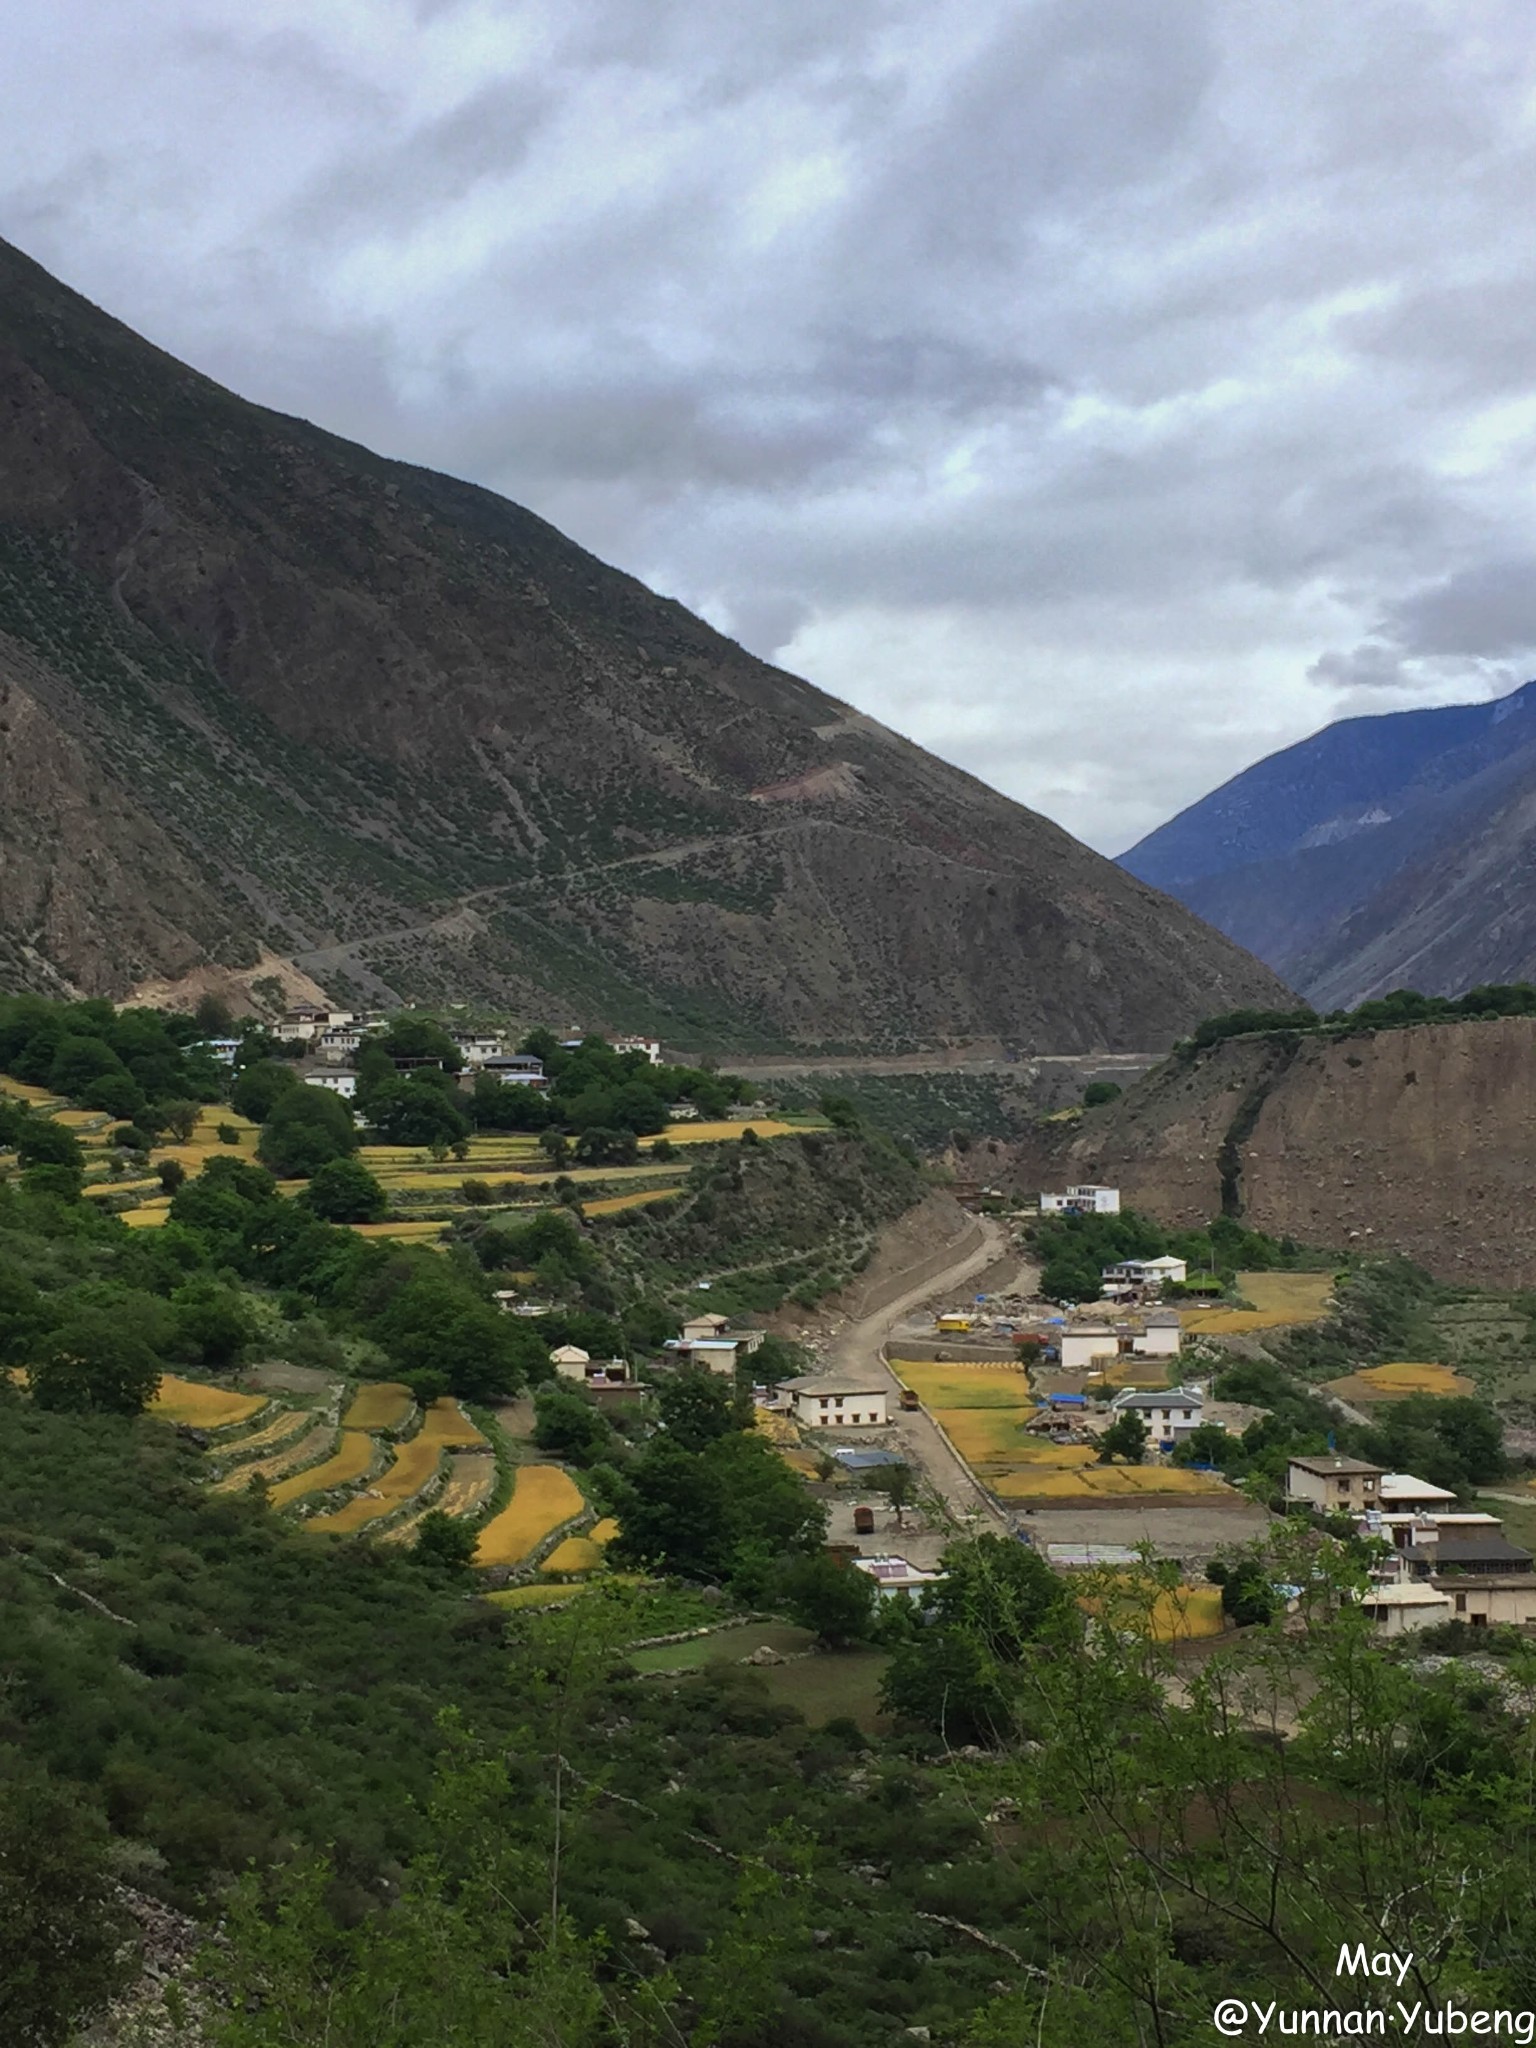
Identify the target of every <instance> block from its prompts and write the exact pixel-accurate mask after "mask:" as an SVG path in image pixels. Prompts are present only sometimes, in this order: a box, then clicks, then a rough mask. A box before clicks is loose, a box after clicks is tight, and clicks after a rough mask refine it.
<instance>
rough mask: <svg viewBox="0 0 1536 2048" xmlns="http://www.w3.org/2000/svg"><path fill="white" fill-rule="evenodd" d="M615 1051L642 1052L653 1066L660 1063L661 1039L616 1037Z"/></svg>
mask: <svg viewBox="0 0 1536 2048" xmlns="http://www.w3.org/2000/svg"><path fill="white" fill-rule="evenodd" d="M613 1049H614V1051H615V1052H643V1053H644V1054H645V1056H646V1058H647V1059H648V1060H649V1061H650V1063H651V1065H652V1066H653V1067H659V1066H660V1065H661V1063H662V1062H661V1040H660V1039H659V1038H616V1039H614V1041H613Z"/></svg>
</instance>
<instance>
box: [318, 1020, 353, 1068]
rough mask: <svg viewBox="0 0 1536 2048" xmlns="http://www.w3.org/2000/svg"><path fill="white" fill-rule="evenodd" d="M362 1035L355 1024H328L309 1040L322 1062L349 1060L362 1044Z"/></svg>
mask: <svg viewBox="0 0 1536 2048" xmlns="http://www.w3.org/2000/svg"><path fill="white" fill-rule="evenodd" d="M363 1036H364V1034H363V1033H362V1032H361V1031H359V1030H358V1028H357V1026H356V1025H355V1024H328V1025H327V1026H326V1028H325V1029H324V1031H320V1032H317V1033H316V1034H315V1036H314V1038H313V1039H312V1040H311V1043H312V1044H313V1046H314V1048H315V1050H316V1052H318V1053H319V1055H320V1057H321V1059H323V1060H333V1061H337V1062H339V1061H341V1060H345V1059H350V1058H351V1057H352V1055H353V1053H355V1052H356V1051H357V1049H358V1047H359V1046H360V1045H361V1044H362V1042H363Z"/></svg>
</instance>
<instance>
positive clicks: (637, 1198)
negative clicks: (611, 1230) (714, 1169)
mask: <svg viewBox="0 0 1536 2048" xmlns="http://www.w3.org/2000/svg"><path fill="white" fill-rule="evenodd" d="M681 1193H682V1190H681V1188H675V1187H671V1188H637V1189H636V1191H635V1192H634V1194H632V1195H599V1196H598V1198H597V1200H596V1201H595V1202H583V1203H582V1207H583V1208H584V1209H585V1210H586V1212H587V1214H588V1215H589V1216H612V1215H613V1214H614V1213H615V1211H616V1210H619V1209H638V1208H639V1207H640V1206H641V1204H642V1203H645V1202H664V1201H666V1199H667V1197H668V1196H669V1195H677V1194H681Z"/></svg>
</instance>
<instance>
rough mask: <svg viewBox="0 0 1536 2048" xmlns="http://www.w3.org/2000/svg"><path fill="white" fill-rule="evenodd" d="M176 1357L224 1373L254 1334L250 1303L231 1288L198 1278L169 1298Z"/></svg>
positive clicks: (254, 1328) (178, 1289) (253, 1318)
mask: <svg viewBox="0 0 1536 2048" xmlns="http://www.w3.org/2000/svg"><path fill="white" fill-rule="evenodd" d="M171 1307H172V1309H173V1311H174V1312H175V1338H174V1340H173V1341H174V1344H175V1349H176V1355H177V1357H178V1358H185V1359H188V1360H189V1361H190V1362H191V1363H192V1364H194V1365H206V1366H210V1367H212V1368H213V1369H214V1370H215V1371H224V1370H226V1369H227V1368H228V1367H229V1366H231V1365H233V1364H234V1363H235V1360H236V1359H237V1358H238V1357H239V1356H240V1353H241V1352H242V1351H243V1350H244V1349H245V1347H246V1345H247V1344H249V1343H250V1342H251V1341H252V1340H253V1339H254V1337H255V1335H256V1321H255V1317H254V1316H253V1315H252V1313H251V1309H250V1305H249V1302H248V1301H247V1299H246V1297H245V1296H244V1295H241V1294H238V1293H237V1292H236V1291H235V1290H234V1288H232V1287H221V1286H220V1285H219V1284H218V1282H217V1281H215V1280H211V1279H207V1278H198V1279H195V1280H190V1281H188V1283H187V1284H186V1286H185V1287H178V1288H177V1289H176V1291H175V1293H174V1294H173V1295H172V1296H171Z"/></svg>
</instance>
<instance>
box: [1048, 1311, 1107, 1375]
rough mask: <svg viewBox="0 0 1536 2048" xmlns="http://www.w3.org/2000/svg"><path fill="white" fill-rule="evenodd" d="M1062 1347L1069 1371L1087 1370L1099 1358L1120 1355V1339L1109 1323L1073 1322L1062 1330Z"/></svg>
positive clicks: (1062, 1353)
mask: <svg viewBox="0 0 1536 2048" xmlns="http://www.w3.org/2000/svg"><path fill="white" fill-rule="evenodd" d="M1060 1348H1061V1362H1062V1365H1063V1366H1064V1367H1065V1369H1066V1370H1067V1371H1068V1372H1087V1371H1088V1369H1089V1367H1090V1366H1092V1365H1093V1364H1094V1363H1095V1361H1096V1360H1098V1359H1101V1358H1115V1357H1118V1355H1119V1351H1120V1340H1119V1338H1118V1337H1117V1336H1116V1335H1115V1332H1114V1330H1113V1329H1112V1328H1111V1326H1110V1325H1109V1324H1108V1323H1073V1324H1071V1325H1069V1326H1068V1328H1066V1329H1064V1330H1063V1331H1062V1333H1061V1342H1060Z"/></svg>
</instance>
